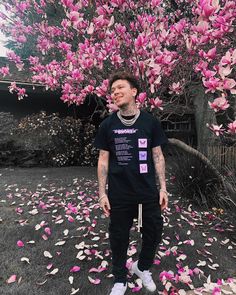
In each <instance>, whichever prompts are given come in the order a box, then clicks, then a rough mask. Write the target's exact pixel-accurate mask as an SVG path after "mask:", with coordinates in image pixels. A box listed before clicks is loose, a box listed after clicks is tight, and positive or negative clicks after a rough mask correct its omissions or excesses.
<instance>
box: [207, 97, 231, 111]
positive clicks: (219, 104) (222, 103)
mask: <svg viewBox="0 0 236 295" xmlns="http://www.w3.org/2000/svg"><path fill="white" fill-rule="evenodd" d="M208 104H209V106H210V108H211V109H213V110H214V112H219V111H224V110H226V109H227V108H228V107H229V102H228V100H227V99H225V97H224V96H221V97H218V98H216V99H215V100H214V101H213V102H208Z"/></svg>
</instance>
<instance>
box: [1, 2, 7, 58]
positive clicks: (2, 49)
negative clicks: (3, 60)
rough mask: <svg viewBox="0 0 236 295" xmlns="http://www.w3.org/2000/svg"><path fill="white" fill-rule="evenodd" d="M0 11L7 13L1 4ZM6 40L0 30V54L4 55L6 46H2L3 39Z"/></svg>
mask: <svg viewBox="0 0 236 295" xmlns="http://www.w3.org/2000/svg"><path fill="white" fill-rule="evenodd" d="M0 11H1V12H3V13H5V14H7V12H6V10H5V8H4V6H3V5H0ZM5 40H6V37H5V36H4V34H3V33H2V32H1V31H0V56H6V50H7V49H6V48H5V47H4V41H5Z"/></svg>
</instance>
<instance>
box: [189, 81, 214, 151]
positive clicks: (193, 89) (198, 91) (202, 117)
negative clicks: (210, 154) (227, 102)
mask: <svg viewBox="0 0 236 295" xmlns="http://www.w3.org/2000/svg"><path fill="white" fill-rule="evenodd" d="M190 95H191V97H192V100H193V103H194V111H195V112H194V115H195V122H196V130H197V148H198V150H199V151H200V152H201V153H202V154H205V155H207V145H208V144H212V143H213V142H215V140H216V137H215V135H214V134H213V132H211V131H210V130H209V128H207V126H206V125H207V123H209V124H211V123H215V122H216V121H215V114H214V112H213V111H212V110H211V109H210V108H209V105H208V101H209V95H207V94H206V93H205V89H204V88H203V87H202V85H200V84H193V85H191V86H190Z"/></svg>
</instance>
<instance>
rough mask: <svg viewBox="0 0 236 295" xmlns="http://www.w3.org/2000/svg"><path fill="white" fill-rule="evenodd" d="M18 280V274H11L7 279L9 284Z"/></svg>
mask: <svg viewBox="0 0 236 295" xmlns="http://www.w3.org/2000/svg"><path fill="white" fill-rule="evenodd" d="M15 281H16V275H11V276H10V278H9V279H8V280H7V284H11V283H14V282H15Z"/></svg>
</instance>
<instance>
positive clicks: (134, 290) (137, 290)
mask: <svg viewBox="0 0 236 295" xmlns="http://www.w3.org/2000/svg"><path fill="white" fill-rule="evenodd" d="M141 289H142V287H134V288H132V292H133V293H135V292H139V291H140V290H141Z"/></svg>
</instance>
